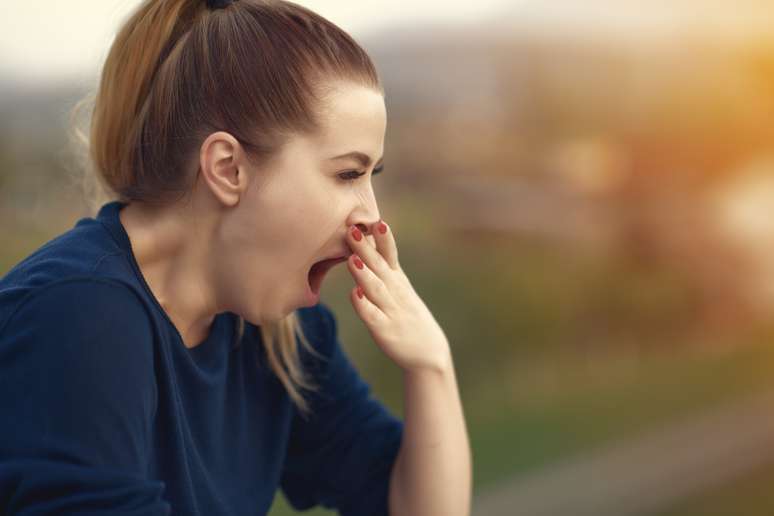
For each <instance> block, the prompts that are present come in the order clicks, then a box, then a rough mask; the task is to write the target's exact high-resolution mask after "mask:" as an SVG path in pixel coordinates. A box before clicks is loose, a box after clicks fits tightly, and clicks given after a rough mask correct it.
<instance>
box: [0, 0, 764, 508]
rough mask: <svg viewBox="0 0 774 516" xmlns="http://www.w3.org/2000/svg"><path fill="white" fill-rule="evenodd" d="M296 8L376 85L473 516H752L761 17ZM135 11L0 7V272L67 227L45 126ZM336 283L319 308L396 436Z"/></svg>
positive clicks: (744, 11)
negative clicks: (450, 396)
mask: <svg viewBox="0 0 774 516" xmlns="http://www.w3.org/2000/svg"><path fill="white" fill-rule="evenodd" d="M298 3H300V4H303V5H306V6H307V7H310V8H311V9H313V10H315V11H317V12H318V13H320V14H322V15H323V16H326V17H328V18H329V19H331V20H332V21H333V22H335V23H337V24H338V25H340V26H341V27H342V28H344V29H345V30H347V31H349V32H350V33H351V34H352V35H353V36H354V37H355V38H356V39H357V40H358V41H359V42H360V43H361V44H362V45H363V46H364V47H365V48H366V49H367V50H368V51H369V53H370V54H371V56H372V57H373V59H374V61H375V63H376V65H377V68H378V69H379V72H380V75H381V77H382V80H383V82H384V85H385V89H386V92H387V96H386V104H387V112H388V128H387V137H386V143H385V172H384V173H383V174H381V175H378V176H374V179H373V181H374V184H375V190H376V194H377V197H378V199H379V201H380V210H381V214H382V216H383V218H384V219H385V220H386V221H388V222H390V224H391V227H392V228H393V230H394V232H395V234H396V238H397V241H398V246H399V251H400V259H401V263H402V266H403V268H404V270H405V271H406V272H407V274H409V277H410V279H411V280H412V282H413V283H414V285H415V288H416V290H417V292H418V293H419V294H420V296H422V297H423V299H424V300H425V302H426V304H427V305H428V306H429V307H430V309H431V310H432V311H433V313H434V315H435V316H436V318H437V320H438V321H439V323H440V324H441V326H442V327H443V328H444V330H445V332H446V334H447V336H448V337H449V339H450V343H451V345H452V348H453V353H454V360H455V366H456V371H457V377H458V382H459V387H460V391H461V397H462V400H463V404H464V410H465V415H466V419H467V424H468V430H469V433H470V437H471V444H472V447H473V453H474V457H473V459H474V488H475V502H474V514H478V515H485V516H497V515H515V514H529V515H536V514H541V515H572V516H575V515H585V514H594V515H597V516H602V515H611V516H612V515H616V516H619V515H625V514H647V515H654V516H672V515H674V516H677V515H681V516H694V515H707V514H744V515H764V514H766V515H769V514H772V513H773V512H774V495H772V494H770V493H772V491H771V489H769V487H770V486H771V485H772V484H774V394H772V393H774V323H773V322H772V315H774V214H772V207H774V140H773V139H772V137H773V136H774V127H773V126H772V117H774V35H772V33H771V30H770V28H771V27H772V22H774V6H773V5H772V4H771V2H769V1H765V0H736V1H734V2H731V1H730V0H726V1H711V0H702V1H698V0H672V1H670V2H661V1H656V2H649V3H647V4H644V3H641V2H637V3H634V2H625V1H624V2H621V1H613V0H609V1H608V0H585V1H582V2H581V1H577V2H573V1H567V2H538V1H517V0H512V1H494V0H478V1H477V2H473V3H470V2H440V1H426V0H419V1H417V2H413V3H412V7H411V9H398V8H396V7H395V6H394V5H393V4H392V3H391V2H387V1H386V0H384V1H382V0H380V1H372V2H354V1H352V2H350V1H333V0H327V1H324V2H323V1H321V0H319V1H299V2H298ZM136 4H137V2H136V1H134V0H132V1H129V0H123V1H117V0H99V1H97V0H93V1H89V0H79V1H73V2H66V3H62V2H53V1H48V2H27V3H23V2H14V3H11V2H5V3H3V4H2V6H0V274H4V273H5V272H6V271H7V270H8V269H10V268H11V267H12V266H13V265H14V264H15V263H17V262H18V261H20V260H21V259H22V258H23V257H25V256H26V255H27V254H29V253H31V252H32V251H33V250H34V249H36V248H37V247H39V246H41V245H42V244H43V243H45V242H46V241H47V240H49V239H51V238H53V237H54V236H55V235H57V234H59V233H61V232H64V231H66V230H67V229H69V228H71V227H72V226H73V225H74V224H75V222H76V221H77V220H78V219H79V218H80V217H83V216H92V215H93V214H94V212H93V211H91V209H90V208H89V206H88V205H87V203H86V201H85V200H84V196H83V193H82V191H81V187H80V177H79V164H78V161H77V158H76V157H75V156H74V155H73V153H72V151H71V146H70V143H69V142H68V136H67V134H68V128H69V127H70V125H69V124H70V122H71V121H70V120H69V119H68V116H69V112H70V110H71V108H72V107H73V105H74V104H75V102H76V101H77V100H78V99H80V98H81V97H82V96H84V95H85V94H87V93H88V92H89V91H91V90H92V89H93V88H94V87H95V86H96V81H97V79H98V73H99V67H100V64H101V61H102V60H103V59H104V57H105V56H106V55H107V50H108V47H109V45H110V42H111V40H112V37H113V35H114V34H115V31H116V29H117V27H118V25H119V24H120V23H121V22H122V20H123V17H124V16H125V15H126V14H127V13H128V12H129V11H130V10H131V9H132V8H133V7H134V6H136ZM352 286H353V283H352V279H351V277H350V276H349V275H348V273H347V272H346V271H345V270H343V269H342V268H338V269H335V270H334V271H332V272H331V273H330V274H329V275H328V278H327V280H326V283H325V284H324V285H323V291H322V292H323V294H322V300H323V302H325V303H326V304H328V305H329V306H331V307H332V308H333V309H334V311H335V312H336V314H337V317H338V319H339V324H340V326H339V328H340V338H341V342H342V345H343V346H344V347H345V348H346V350H347V351H348V353H349V354H350V356H351V357H352V359H353V361H354V362H355V363H356V365H357V366H358V368H359V369H360V371H361V373H362V375H363V376H364V378H366V380H367V381H368V382H369V383H370V384H371V385H372V387H373V391H374V393H375V394H376V395H377V396H378V397H379V398H380V399H382V400H383V402H384V403H385V404H386V405H387V406H388V407H389V408H390V409H391V410H393V411H394V412H395V413H396V414H399V415H400V414H402V398H401V396H402V387H401V378H400V371H399V370H398V369H397V367H396V366H394V364H392V363H391V362H389V360H388V359H387V358H386V357H385V356H383V355H382V354H381V353H380V352H379V350H378V348H377V347H376V346H375V345H373V343H372V342H371V340H370V338H369V336H368V333H367V331H366V329H365V326H364V325H363V324H362V323H361V322H360V321H359V319H358V318H357V317H356V315H355V314H354V312H353V310H352V307H351V305H350V303H349V299H348V297H347V296H348V291H349V289H350V288H351V287H352ZM293 513H294V512H293V511H292V510H291V509H290V508H289V507H288V506H287V504H286V503H285V500H284V498H283V496H282V494H281V492H279V491H278V493H277V497H276V499H275V504H274V507H273V508H272V512H271V514H272V515H273V516H281V515H286V514H293ZM306 514H311V515H323V514H331V513H330V512H328V511H323V510H312V511H309V512H307V513H306Z"/></svg>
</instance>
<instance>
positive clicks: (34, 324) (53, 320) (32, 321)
mask: <svg viewBox="0 0 774 516" xmlns="http://www.w3.org/2000/svg"><path fill="white" fill-rule="evenodd" d="M0 305H3V306H2V310H0V313H3V314H5V316H4V317H3V318H2V320H0V338H2V339H5V338H7V337H8V335H9V334H13V333H15V332H18V331H34V332H35V334H36V335H38V336H39V337H40V336H42V335H45V334H46V333H48V332H51V333H54V334H56V333H61V332H65V331H66V332H68V334H70V335H72V334H76V335H81V336H84V337H86V336H89V335H90V334H95V333H97V332H109V333H111V334H114V335H115V334H120V333H122V332H129V334H130V335H132V336H135V337H140V336H145V335H146V334H148V333H150V331H151V316H150V312H149V310H148V307H147V305H146V304H145V302H144V300H143V298H142V296H141V295H140V294H139V293H138V292H137V291H136V290H135V289H134V287H132V286H131V285H129V284H127V283H124V282H121V281H119V280H116V279H111V278H102V277H94V276H79V277H70V278H65V279H61V280H56V281H52V282H49V283H47V284H45V285H41V286H37V287H34V288H30V289H25V290H24V292H23V293H22V294H21V295H18V296H15V297H8V298H3V297H2V296H0Z"/></svg>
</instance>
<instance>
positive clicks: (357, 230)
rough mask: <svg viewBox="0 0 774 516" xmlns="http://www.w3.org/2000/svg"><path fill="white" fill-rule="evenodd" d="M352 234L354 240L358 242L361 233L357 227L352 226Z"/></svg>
mask: <svg viewBox="0 0 774 516" xmlns="http://www.w3.org/2000/svg"><path fill="white" fill-rule="evenodd" d="M352 236H353V237H355V240H357V241H358V242H360V239H361V238H363V234H362V233H361V232H360V230H359V229H357V228H352Z"/></svg>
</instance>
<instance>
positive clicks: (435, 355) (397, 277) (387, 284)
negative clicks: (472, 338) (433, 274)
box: [347, 221, 451, 371]
mask: <svg viewBox="0 0 774 516" xmlns="http://www.w3.org/2000/svg"><path fill="white" fill-rule="evenodd" d="M370 233H371V235H373V239H374V242H375V244H376V245H375V246H374V245H372V244H371V243H370V242H369V241H368V239H367V238H365V237H364V235H363V233H362V231H360V230H359V229H358V228H357V227H355V226H353V227H351V228H350V230H349V232H348V236H347V243H348V244H349V246H350V248H351V249H352V251H353V254H352V256H350V257H349V260H348V261H347V266H348V268H349V272H350V273H351V274H352V276H353V277H354V279H355V283H357V285H356V286H355V288H353V289H352V290H351V291H350V293H349V297H350V301H351V302H352V306H353V307H354V308H355V312H357V315H358V316H359V317H360V319H361V320H362V321H363V322H364V323H365V324H366V327H367V328H368V331H369V332H370V333H371V336H372V337H373V339H374V341H375V342H376V344H377V345H378V346H379V347H380V348H381V350H382V351H383V352H384V353H385V354H386V355H387V356H388V357H390V359H392V360H393V361H394V362H395V363H396V364H397V365H398V366H399V367H401V368H402V369H403V370H404V371H415V370H424V369H430V370H442V369H445V368H447V367H448V366H449V363H450V362H451V356H450V349H449V341H448V339H447V338H446V335H445V334H444V332H443V330H442V329H441V327H440V326H439V325H438V323H437V322H436V320H435V318H434V317H433V315H432V314H431V313H430V310H428V308H427V306H425V303H424V302H423V301H422V300H421V299H420V298H419V296H418V295H417V293H416V292H415V291H414V287H413V286H412V285H411V282H410V281H409V279H408V278H407V277H406V275H405V274H404V273H403V269H401V267H400V264H399V263H398V248H397V246H396V244H395V238H394V236H393V234H392V231H390V229H389V227H388V226H387V224H385V223H384V222H383V221H379V222H376V223H374V224H373V226H372V227H371V228H370ZM358 263H360V264H361V265H362V268H359V267H358ZM361 294H362V297H360V295H361Z"/></svg>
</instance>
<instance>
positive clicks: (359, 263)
mask: <svg viewBox="0 0 774 516" xmlns="http://www.w3.org/2000/svg"><path fill="white" fill-rule="evenodd" d="M355 267H357V268H358V269H362V268H363V261H362V260H361V259H360V258H358V257H357V256H355Z"/></svg>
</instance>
